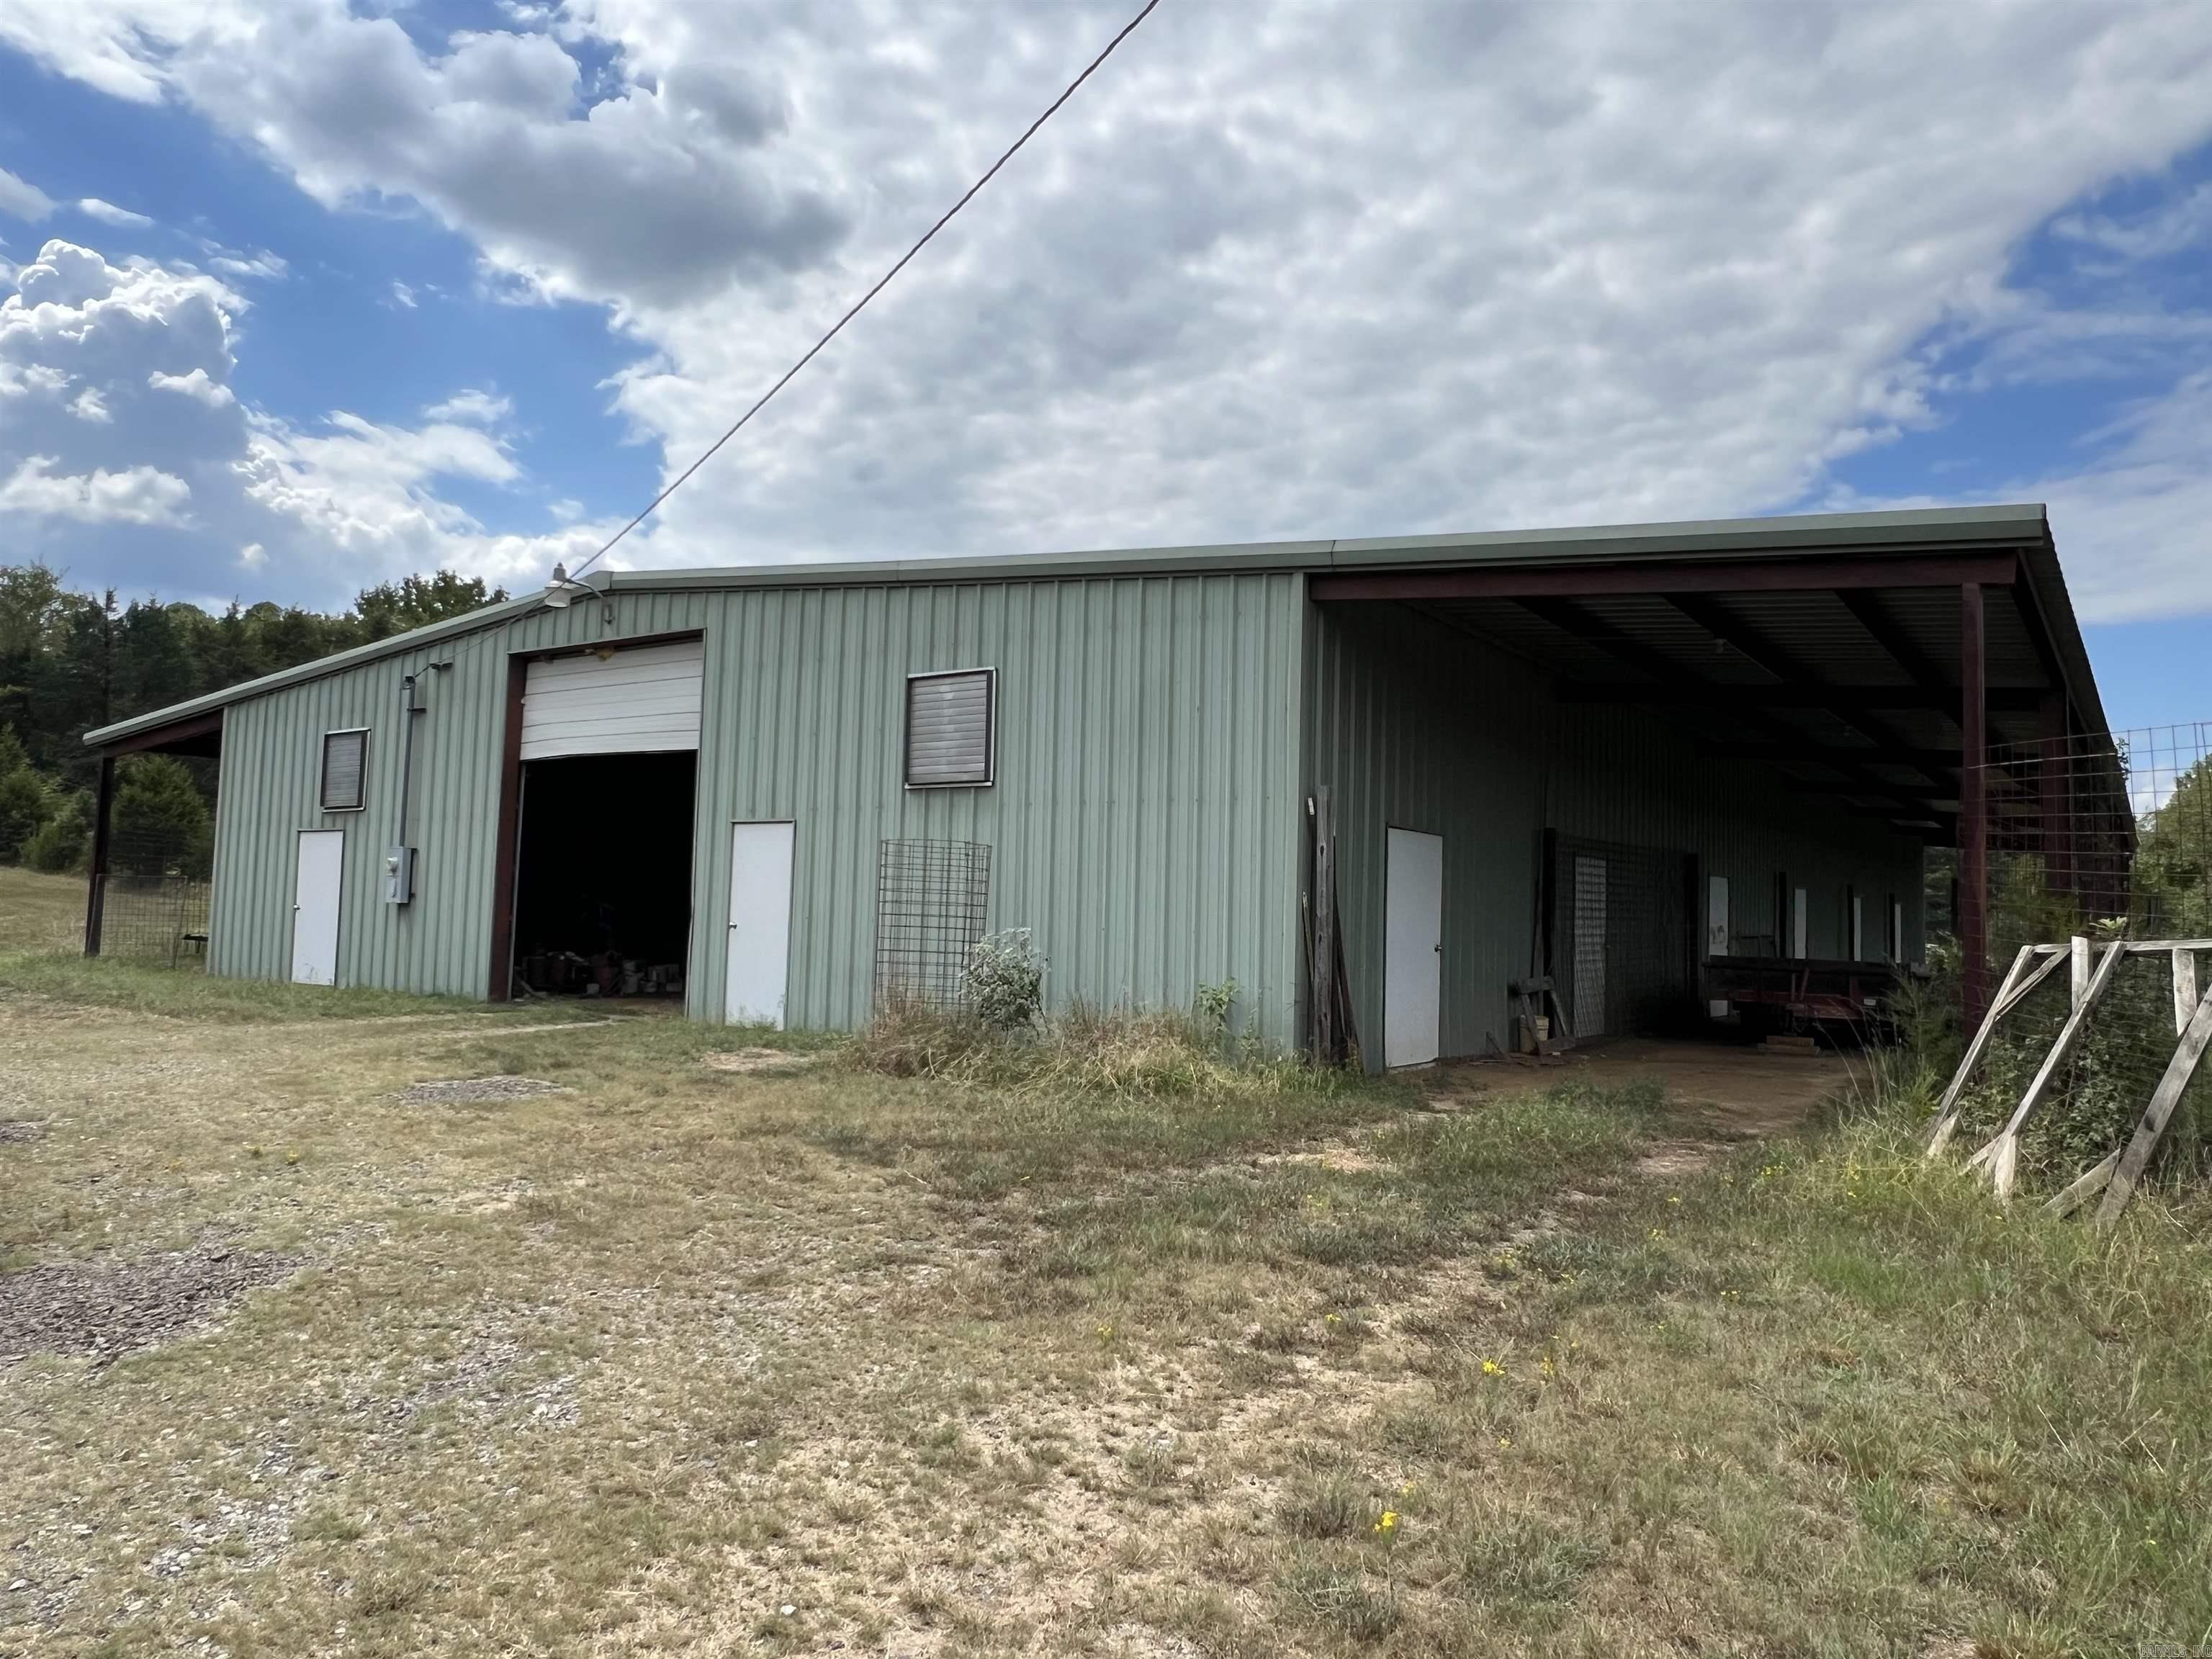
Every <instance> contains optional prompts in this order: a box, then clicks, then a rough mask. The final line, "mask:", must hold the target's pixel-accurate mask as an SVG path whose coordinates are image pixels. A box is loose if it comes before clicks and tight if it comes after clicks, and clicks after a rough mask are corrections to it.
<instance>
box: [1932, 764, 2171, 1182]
mask: <svg viewBox="0 0 2212 1659" xmlns="http://www.w3.org/2000/svg"><path fill="white" fill-rule="evenodd" d="M1984 784H1985V787H1986V790H1987V796H1988V800H1989V804H1990V874H1989V884H1990V887H1989V890H1990V904H1989V933H1990V959H1989V961H1988V962H1987V963H1985V964H1984V974H1985V975H1986V977H1985V980H1984V982H1985V983H1987V984H1990V985H1991V986H1994V987H1997V995H1996V998H1995V999H1994V1000H1995V1001H1996V1002H1997V1003H1998V1004H2000V1005H2002V1003H2003V1001H2004V1000H2005V999H2004V996H2003V990H2004V987H2005V986H2006V985H2008V984H2009V985H2011V986H2013V987H2015V988H2018V987H2021V986H2023V985H2025V986H2026V987H2028V988H2027V990H2026V993H2025V994H2024V995H2022V996H2021V997H2020V998H2019V1000H2017V1001H2016V1002H2015V1004H2014V1006H2013V1007H2012V1010H2011V1012H2008V1013H2007V1014H2005V1015H2004V1016H2003V1018H2002V1019H2001V1020H2000V1022H1999V1024H1997V1026H1996V1030H1995V1032H1994V1034H1993V1036H1992V1038H1991V1040H1990V1048H1989V1052H1988V1054H1987V1056H1986V1058H1985V1059H1984V1060H1983V1062H1982V1063H1981V1065H1980V1066H1979V1067H1978V1069H1977V1071H1976V1073H1975V1074H1974V1075H1973V1077H1972V1079H1971V1080H1970V1082H1969V1084H1968V1086H1967V1088H1966V1093H1965V1095H1964V1097H1963V1104H1962V1106H1961V1109H1960V1128H1959V1133H1960V1138H1961V1139H1967V1140H1971V1139H1972V1138H1974V1137H1977V1136H1978V1137H1979V1139H1980V1140H1981V1141H1983V1142H1984V1143H1986V1142H1988V1141H1989V1140H1990V1138H1991V1137H1994V1136H1996V1134H1997V1133H1999V1132H2000V1131H2001V1130H2002V1128H2003V1127H2005V1125H2006V1124H2007V1122H2008V1121H2010V1120H2011V1119H2012V1118H2013V1116H2014V1115H2015V1114H2017V1113H2018V1112H2019V1111H2020V1110H2021V1104H2022V1103H2023V1102H2024V1101H2027V1100H2029V1099H2030V1098H2031V1097H2033V1101H2034V1105H2033V1110H2032V1112H2031V1114H2030V1115H2029V1116H2028V1117H2027V1119H2026V1120H2025V1121H2023V1122H2022V1124H2021V1129H2020V1133H2019V1139H2018V1158H2019V1169H2020V1171H2021V1176H2022V1177H2023V1178H2024V1179H2031V1180H2032V1179H2035V1178H2041V1179H2043V1180H2045V1181H2046V1182H2064V1181H2066V1180H2070V1179H2071V1178H2072V1177H2073V1176H2077V1175H2079V1174H2081V1172H2082V1170H2084V1169H2085V1168H2086V1167H2088V1166H2091V1165H2093V1164H2096V1163H2097V1162H2098V1161H2099V1160H2100V1159H2102V1158H2106V1156H2107V1155H2108V1154H2110V1153H2111V1152H2113V1151H2114V1150H2115V1149H2116V1148H2117V1147H2118V1146H2121V1145H2122V1144H2124V1142H2125V1141H2126V1140H2127V1139H2128V1138H2129V1136H2130V1133H2132V1131H2133V1129H2134V1127H2135V1126H2136V1123H2137V1122H2138V1121H2139V1120H2140V1119H2141V1118H2142V1114H2143V1112H2144V1109H2145V1108H2146V1106H2147V1105H2148V1103H2149V1102H2150V1100H2151V1097H2152V1096H2153V1094H2154V1091H2156V1090H2157V1089H2158V1087H2159V1085H2160V1080H2161V1079H2163V1078H2164V1077H2165V1076H2166V1072H2167V1068H2168V1066H2169V1065H2170V1064H2171V1063H2172V1060H2173V1057H2174V1053H2175V1049H2176V1047H2177V1044H2178V1042H2179V1036H2180V1032H2181V1028H2182V1027H2183V1026H2184V1025H2185V1024H2186V1023H2187V1020H2188V1018H2189V1016H2190V1014H2191V1012H2194V1008H2195V1006H2196V1002H2197V997H2198V996H2199V995H2200V994H2202V992H2203V990H2204V988H2205V987H2206V985H2207V983H2208V981H2207V980H2206V978H2205V974H2206V970H2207V969H2212V953H2207V952H2203V951H2188V950H2179V951H2177V950H2174V949H2172V948H2170V945H2171V943H2172V942H2177V941H2186V940H2202V939H2207V938H2212V722H2198V723H2195V724H2191V725H2184V726H2160V727H2157V728H2155V729H2150V730H2142V731H2132V732H2121V733H2117V734H2106V735H2101V736H2096V737H2076V738H2065V739H2050V740H2046V741H2043V742H2039V743H2033V744H2015V745H2011V746H2008V747H2003V748H1999V749H1996V750H1992V751H1991V753H1990V760H1989V764H1988V766H1987V767H1986V768H1985V769H1984ZM1933 896H1934V890H1933V887H1932V886H1931V897H1933ZM1946 908H1948V907H1946ZM2076 938H2080V939H2082V940H2083V941H2084V943H2083V945H2081V946H2078V947H2075V946H2072V945H2070V941H2072V940H2073V939H2076ZM2039 945H2040V946H2045V947H2049V946H2053V945H2069V949H2068V950H2067V951H2064V952H2063V953H2060V954H2056V955H2052V954H2046V955H2044V956H2040V957H2022V955H2021V952H2022V951H2033V949H2034V947H2036V946H2039ZM2152 945H2156V946H2159V947H2160V948H2154V949H2146V948H2144V947H2146V946H2152ZM2131 946H2132V947H2133V948H2130V947H2131ZM1961 965H1962V967H1963V966H1965V965H1966V964H1961ZM2038 974H2040V977H2037V975H2038ZM2077 1010H2079V1011H2081V1012H2080V1017H2079V1018H2076V1013H2077ZM2069 1026H2071V1027H2072V1028H2073V1030H2072V1032H2071V1034H2070V1036H2069ZM2046 1067H2048V1068H2049V1073H2050V1074H2049V1076H2048V1078H2047V1079H2045V1080H2044V1081H2043V1083H2042V1084H2041V1085H2040V1086H2038V1078H2039V1074H2041V1073H2044V1071H2045V1068H2046ZM2153 1168H2154V1171H2156V1172H2159V1173H2162V1174H2165V1175H2167V1176H2178V1177H2194V1176H2203V1175H2205V1174H2208V1173H2212V1073H2208V1071H2207V1070H2206V1068H2203V1067H2200V1068H2199V1072H2198V1073H2197V1076H2196V1077H2195V1079H2194V1080H2193V1081H2192V1082H2191V1084H2190V1085H2189V1086H2188V1088H2187V1090H2186V1091H2185V1093H2184V1094H2183V1096H2182V1097H2181V1102H2180V1105H2179V1108H2178V1109H2177V1110H2176V1112H2175V1115H2174V1117H2173V1120H2172V1127H2170V1128H2169V1129H2168V1131H2167V1132H2166V1135H2165V1138H2164V1139H2163V1140H2162V1141H2161V1142H2160V1146H2159V1152H2158V1158H2157V1162H2156V1163H2155V1164H2154V1166H2153Z"/></svg>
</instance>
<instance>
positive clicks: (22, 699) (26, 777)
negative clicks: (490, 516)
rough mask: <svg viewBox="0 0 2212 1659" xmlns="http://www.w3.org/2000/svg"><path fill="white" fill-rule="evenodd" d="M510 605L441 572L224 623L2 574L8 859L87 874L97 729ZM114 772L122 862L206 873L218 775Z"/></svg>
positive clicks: (21, 570)
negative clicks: (338, 603) (331, 605)
mask: <svg viewBox="0 0 2212 1659" xmlns="http://www.w3.org/2000/svg"><path fill="white" fill-rule="evenodd" d="M506 597H507V592H506V590H505V589H503V588H496V587H488V586H485V584H484V582H483V579H482V578H481V577H477V576H461V575H457V574H454V573H453V572H452V571H450V570H441V571H439V572H438V573H437V574H435V575H430V576H408V577H405V578H404V579H402V580H399V581H396V582H385V583H382V584H380V585H379V586H374V587H368V588H363V589H362V591H361V592H360V593H359V594H357V595H356V597H355V599H354V602H353V604H352V605H350V606H349V607H348V608H347V609H346V610H344V611H339V612H337V613H334V614H333V613H325V612H321V611H307V610H303V609H301V607H300V606H297V605H274V604H271V603H270V602H268V601H266V600H264V601H263V602H261V603H260V604H258V605H246V604H243V603H241V602H239V601H235V600H234V601H233V602H232V603H231V604H230V605H228V606H227V607H226V608H225V609H224V610H223V611H222V612H221V613H220V614H213V613H210V612H209V611H205V610H204V609H202V608H201V607H200V606H198V605H187V604H181V603H179V604H164V603H163V602H162V601H161V600H160V599H134V600H132V601H131V602H130V603H128V604H122V603H119V602H118V599H117V597H116V593H115V590H114V589H113V588H108V589H106V591H105V592H100V593H87V592H78V591H76V590H75V589H72V588H70V586H68V585H67V583H66V581H65V580H64V578H63V576H62V575H61V574H59V573H58V572H56V571H54V570H52V568H48V567H47V566H46V565H43V564H23V565H0V864H14V863H27V864H31V865H33V866H37V867H39V868H42V869H48V870H72V869H82V867H83V866H84V862H85V857H86V854H87V851H88V846H89V842H90V837H91V827H92V817H93V797H92V793H91V792H92V789H93V787H94V784H95V783H96V781H97V780H98V775H99V770H100V763H99V761H98V759H97V758H96V757H94V756H91V755H89V754H88V753H87V752H86V750H85V748H84V742H83V738H84V734H85V733H86V732H89V731H92V730H94V729H95V728H97V727H100V726H106V725H108V724H110V723H112V722H113V721H116V720H129V719H130V718H131V717H132V716H133V715H135V714H145V713H147V712H148V711H149V710H150V709H155V708H166V707H167V706H168V705H169V704H171V703H175V702H185V700H187V699H188V698H191V697H197V696H204V695H205V694H206V693H208V692H210V691H220V690H223V689H224V688H225V687H228V686H232V685H236V684H240V683H241V682H242V681H246V680H251V679H258V678H260V677H261V676H262V675H264V674H273V673H276V672H277V671H279V670H281V669H285V668H289V667H292V666H294V665H295V664H299V663H303V662H311V661H313V660H314V659H316V658H318V657H325V656H328V655H330V654H331V653H333V652H337V651H344V650H348V649H349V648H351V647H355V646H358V645H368V644H370V643H373V642H374V641H377V640H381V639H386V638H388V637H389V636H390V635H394V634H400V633H404V632H405V631H406V630H407V629H410V628H420V627H422V626H424V625H425V624H427V623H435V622H441V621H443V620H444V619H445V618H447V617H455V616H459V615H462V614H463V613H465V612H466V611H474V610H477V609H478V608H479V607H481V606H483V605H491V604H495V603H496V602H498V601H499V600H501V599H505V598H506ZM118 774H119V775H118V780H117V792H116V802H115V811H114V830H115V836H116V843H117V848H118V855H121V856H127V857H131V858H134V859H136V860H137V861H138V862H141V863H145V864H148V865H149V866H164V867H174V866H177V865H179V864H182V865H184V866H197V865H199V864H202V863H204V849H205V847H206V844H207V842H208V841H209V838H210V836H211V832H212V825H213V817H212V813H211V811H210V808H211V806H212V804H213V792H214V769H213V768H212V767H211V766H210V765H204V764H196V763H188V762H184V761H179V760H175V759H172V758H170V757H165V756H158V755H145V756H137V757H131V758H129V759H127V760H125V762H124V763H123V764H122V765H121V767H119V768H118ZM160 872H161V871H160V869H158V868H149V869H148V870H147V871H145V872H142V873H146V874H158V873H160Z"/></svg>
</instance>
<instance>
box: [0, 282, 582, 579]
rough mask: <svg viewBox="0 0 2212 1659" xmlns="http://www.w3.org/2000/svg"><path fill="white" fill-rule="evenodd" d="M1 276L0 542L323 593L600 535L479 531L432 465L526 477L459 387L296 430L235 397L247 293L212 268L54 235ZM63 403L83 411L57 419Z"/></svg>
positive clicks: (120, 569) (488, 477)
mask: <svg viewBox="0 0 2212 1659" xmlns="http://www.w3.org/2000/svg"><path fill="white" fill-rule="evenodd" d="M16 287H17V291H16V292H15V293H14V294H11V295H7V296H6V297H5V298H4V299H0V479H4V480H5V482H4V483H0V544H4V545H6V546H8V547H9V549H10V550H11V556H18V557H40V556H49V557H66V558H68V559H69V560H70V562H72V563H73V564H82V562H86V561H87V560H96V561H97V562H98V563H99V564H100V568H102V569H103V571H104V573H106V574H107V576H108V579H110V580H115V581H116V582H117V583H118V586H134V585H135V586H137V587H138V588H140V589H144V588H158V589H161V590H162V591H166V592H177V591H179V590H180V589H181V590H183V591H186V592H204V591H220V589H221V587H222V584H223V582H224V580H227V578H228V575H229V574H233V573H234V571H235V570H237V569H246V570H252V571H256V572H258V573H260V574H261V575H262V576H264V578H265V579H266V580H268V582H269V583H270V585H272V586H278V587H280V588H281V589H282V590H283V591H285V592H290V593H292V594H295V595H296V596H298V597H301V598H311V599H319V600H321V601H324V602H328V601H330V600H331V599H335V598H337V597H339V596H341V595H343V594H344V593H347V592H351V591H353V590H354V589H356V588H357V587H359V586H361V585H362V584H363V583H365V582H370V581H376V580H383V579H385V578H387V577H392V576H398V575H401V574H406V573H407V572H409V571H414V570H423V569H429V568H436V567H438V566H440V565H458V566H459V568H464V569H470V570H478V571H483V572H484V573H485V574H491V575H493V576H495V578H501V579H507V580H535V579H536V578H537V577H538V576H540V575H542V574H544V571H545V570H546V569H547V568H550V566H551V564H552V562H553V561H554V560H555V559H556V558H559V557H562V556H567V557H568V558H571V559H573V558H575V557H577V556H579V550H580V549H584V550H588V548H589V547H591V546H595V545H597V543H598V540H599V539H604V535H605V526H581V525H580V526H574V527H572V528H571V529H569V530H568V531H564V532H561V533H559V534H556V535H554V536H550V537H547V538H532V537H526V536H504V535H498V534H494V533H491V532H487V531H486V530H485V529H484V527H483V526H482V525H481V524H480V523H478V522H477V520H476V519H475V518H474V517H473V516H471V514H470V513H467V512H465V511H464V510H462V509H461V508H459V507H456V506H454V505H453V503H451V502H450V501H446V500H444V499H442V498H441V495H440V494H439V489H440V487H441V483H444V482H445V481H447V480H453V479H460V480H465V481H468V482H469V483H474V484H477V485H480V486H482V485H489V486H491V487H493V488H495V489H513V488H517V487H519V486H520V485H521V484H522V483H524V482H525V481H524V479H523V476H522V472H521V469H520V465H518V463H517V462H516V460H515V459H514V457H513V454H512V453H510V452H509V450H508V448H507V445H506V442H505V441H504V440H503V439H502V437H501V435H500V433H499V431H498V430H497V428H498V426H499V424H500V423H501V422H502V421H504V419H505V418H506V417H507V413H508V406H507V403H506V400H505V399H504V398H500V397H499V396H498V395H497V394H495V393H493V392H489V391H485V390H483V389H477V388H471V389H465V390H461V391H458V392H455V393H454V394H453V396H452V397H450V398H447V399H445V400H443V401H442V402H441V403H440V404H437V405H435V406H434V407H433V408H432V409H431V410H428V411H426V414H425V416H424V418H423V421H422V424H421V425H420V426H416V427H409V426H404V425H397V424H390V423H379V422H372V421H368V420H366V419H363V418H362V417H361V416H357V415H354V414H350V413H347V412H344V411H338V412H336V413H333V414H331V416H328V417H327V418H326V419H325V420H324V421H322V422H317V423H315V424H314V425H313V427H311V428H301V427H298V426H295V425H294V424H292V423H290V422H285V421H282V420H279V419H276V418H275V417H273V416H270V415H268V414H267V413H265V412H264V411H259V410H250V409H247V408H246V407H244V406H242V405H241V404H240V403H239V401H238V399H237V398H236V396H235V395H234V392H232V390H231V388H230V385H229V382H230V380H231V378H232V374H233V372H234V368H235V367H236V364H235V361H234V342H235V338H236V335H235V331H234V319H236V318H237V317H238V316H239V315H240V314H241V313H243V312H244V311H245V310H246V301H245V300H244V299H243V298H242V297H240V295H238V294H237V293H236V292H235V291H234V290H233V289H229V288H228V287H226V286H225V285H224V284H223V283H222V282H221V281H219V280H218V279H216V277H214V276H210V275H207V274H205V273H203V272H197V271H193V270H189V269H185V268H178V269H169V268H165V267H162V266H159V265H155V264H150V263H144V262H141V263H135V264H128V265H114V264H109V263H108V262H107V261H106V259H105V258H102V257H101V256H100V254H99V253H98V252H94V250H92V249H89V248H85V247H82V246H77V245H76V244H73V243H69V242H63V241H58V240H57V241H51V242H49V243H47V244H46V246H45V247H44V248H42V249H41V250H40V253H39V257H38V258H37V259H35V260H34V261H33V262H32V263H31V264H27V265H25V266H24V267H23V268H22V269H21V271H20V272H19V273H18V274H17V278H16ZM94 408H97V409H98V410H100V411H102V412H103V413H104V414H105V415H106V420H104V421H99V420H95V419H93V418H91V417H90V416H89V411H90V410H93V409H94ZM64 409H66V410H70V411H71V412H74V413H76V415H78V416H83V417H86V418H82V419H79V420H77V421H75V422H70V421H66V420H62V419H59V418H58V415H59V414H60V412H61V411H63V410H64ZM155 529H158V530H159V531H160V532H161V533H160V534H159V535H158V536H153V535H149V531H151V530H155Z"/></svg>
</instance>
